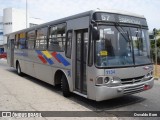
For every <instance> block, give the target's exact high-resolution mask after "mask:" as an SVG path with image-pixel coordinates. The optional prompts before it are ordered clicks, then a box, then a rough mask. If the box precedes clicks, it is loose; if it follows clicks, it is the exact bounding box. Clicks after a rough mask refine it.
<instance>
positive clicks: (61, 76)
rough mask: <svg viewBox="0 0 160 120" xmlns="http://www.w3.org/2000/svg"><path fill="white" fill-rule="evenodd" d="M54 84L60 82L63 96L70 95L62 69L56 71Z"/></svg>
mask: <svg viewBox="0 0 160 120" xmlns="http://www.w3.org/2000/svg"><path fill="white" fill-rule="evenodd" d="M54 84H55V85H59V84H61V87H62V92H63V96H64V97H69V96H70V95H71V92H70V89H69V83H68V80H67V77H66V75H65V73H64V72H63V71H61V70H58V71H56V73H55V76H54Z"/></svg>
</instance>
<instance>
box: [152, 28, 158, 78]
mask: <svg viewBox="0 0 160 120" xmlns="http://www.w3.org/2000/svg"><path fill="white" fill-rule="evenodd" d="M153 35H154V40H155V77H157V40H156V35H157V30H156V28H154V29H153Z"/></svg>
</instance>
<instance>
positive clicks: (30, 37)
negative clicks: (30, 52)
mask: <svg viewBox="0 0 160 120" xmlns="http://www.w3.org/2000/svg"><path fill="white" fill-rule="evenodd" d="M35 39H36V32H35V30H33V31H30V32H28V33H27V44H28V45H27V46H28V49H34V43H35Z"/></svg>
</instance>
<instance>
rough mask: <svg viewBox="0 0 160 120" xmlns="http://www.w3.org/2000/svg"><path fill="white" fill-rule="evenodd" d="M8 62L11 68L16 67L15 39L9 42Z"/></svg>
mask: <svg viewBox="0 0 160 120" xmlns="http://www.w3.org/2000/svg"><path fill="white" fill-rule="evenodd" d="M7 51H8V52H7V62H8V64H9V66H10V67H14V39H10V40H9V41H8V49H7Z"/></svg>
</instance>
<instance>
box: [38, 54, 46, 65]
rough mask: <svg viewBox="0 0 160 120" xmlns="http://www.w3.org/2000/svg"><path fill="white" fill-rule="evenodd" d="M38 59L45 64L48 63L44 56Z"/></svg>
mask: <svg viewBox="0 0 160 120" xmlns="http://www.w3.org/2000/svg"><path fill="white" fill-rule="evenodd" d="M38 57H39V59H40V60H41V61H42V62H43V63H44V64H46V63H47V61H46V60H45V59H44V57H43V56H42V55H38Z"/></svg>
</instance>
